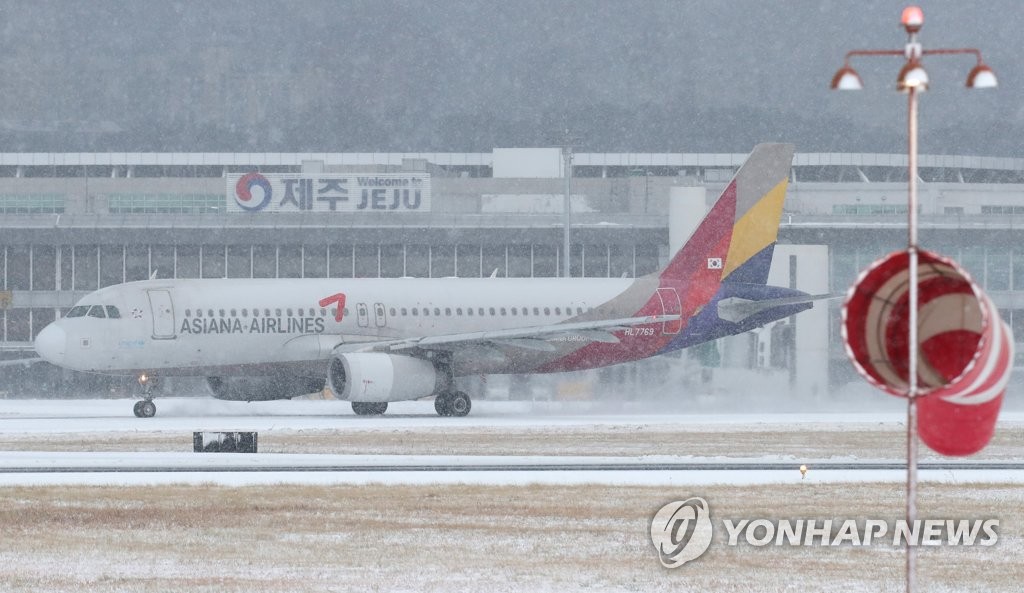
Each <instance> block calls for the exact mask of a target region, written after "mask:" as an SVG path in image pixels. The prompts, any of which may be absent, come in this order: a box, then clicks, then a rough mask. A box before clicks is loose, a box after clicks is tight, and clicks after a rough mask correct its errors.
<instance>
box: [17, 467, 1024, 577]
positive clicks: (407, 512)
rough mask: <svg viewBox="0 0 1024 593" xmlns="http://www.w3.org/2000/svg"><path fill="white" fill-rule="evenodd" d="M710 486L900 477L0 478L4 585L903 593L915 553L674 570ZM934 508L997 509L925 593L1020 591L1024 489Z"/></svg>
mask: <svg viewBox="0 0 1024 593" xmlns="http://www.w3.org/2000/svg"><path fill="white" fill-rule="evenodd" d="M694 495H699V496H703V497H704V498H706V499H707V500H708V502H709V503H710V505H711V512H712V517H735V518H759V517H768V518H772V517H775V518H823V519H824V518H833V517H835V518H881V519H895V518H898V517H900V516H901V514H902V500H903V493H902V488H901V487H900V486H899V485H897V484H867V483H860V484H847V485H831V484H811V483H796V484H792V485H777V486H759V487H756V488H749V487H748V488H737V487H733V486H705V487H701V488H699V489H697V490H694V489H680V488H665V487H624V486H604V485H583V486H564V485H549V486H471V485H469V486H467V485H461V486H430V485H420V486H406V485H395V484H392V485H366V486H334V487H313V486H295V485H282V486H255V487H245V488H236V487H224V486H163V487H131V488H126V487H76V488H64V487H32V488H23V487H9V488H0V526H2V533H3V534H4V537H2V538H0V583H2V588H3V590H4V591H10V592H33V593H35V592H38V591H76V592H77V591H90V592H108V591H136V592H165V591H190V592H197V591H210V592H213V591H218V592H219V591H237V592H242V591H246V592H251V591H261V592H291V591H490V592H498V591H539V592H543V591H559V592H566V591H658V590H677V591H744V592H748V591H750V592H754V591H800V592H803V591H844V592H879V591H900V590H902V586H903V584H902V583H903V581H902V570H903V553H902V549H901V548H894V547H892V546H890V545H887V544H882V545H872V546H870V547H864V548H862V547H852V546H843V547H827V548H825V547H808V548H788V547H774V546H768V547H753V546H749V545H746V544H743V545H740V546H738V547H729V546H727V545H725V541H726V536H725V534H724V533H720V532H718V531H716V534H715V539H714V542H713V543H712V546H711V548H710V549H709V550H708V552H707V553H706V554H705V555H704V556H702V557H701V558H700V559H698V560H696V561H694V562H692V563H689V564H687V565H685V566H683V567H681V568H678V569H674V570H668V569H664V568H662V567H661V565H660V564H659V562H658V558H657V555H656V552H655V549H654V547H653V546H652V545H651V543H650V540H649V535H648V533H649V528H650V520H651V517H652V516H653V514H654V512H655V511H656V510H657V509H658V508H659V507H661V506H662V505H663V504H665V503H666V502H668V501H671V500H677V499H680V498H685V497H689V496H694ZM919 507H920V513H921V515H922V516H924V517H942V518H944V517H997V518H999V519H1000V520H1001V525H1000V531H999V533H1000V540H999V543H998V544H996V545H995V546H993V547H964V548H949V547H942V548H927V549H921V550H920V551H919V558H920V579H921V585H922V587H921V590H923V591H979V592H985V593H990V592H992V591H1019V590H1020V589H1019V578H1020V575H1019V573H1020V559H1021V557H1022V552H1024V539H1022V533H1021V528H1022V521H1024V511H1022V509H1024V491H1022V489H1021V488H1020V487H1018V486H1013V487H1007V486H1002V485H998V484H991V485H985V486H971V487H964V486H959V485H951V484H941V485H940V484H935V485H929V486H928V487H926V488H923V489H922V491H921V497H920V504H919Z"/></svg>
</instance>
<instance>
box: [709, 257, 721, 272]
mask: <svg viewBox="0 0 1024 593" xmlns="http://www.w3.org/2000/svg"><path fill="white" fill-rule="evenodd" d="M708 269H709V270H721V269H722V258H720V257H709V258H708Z"/></svg>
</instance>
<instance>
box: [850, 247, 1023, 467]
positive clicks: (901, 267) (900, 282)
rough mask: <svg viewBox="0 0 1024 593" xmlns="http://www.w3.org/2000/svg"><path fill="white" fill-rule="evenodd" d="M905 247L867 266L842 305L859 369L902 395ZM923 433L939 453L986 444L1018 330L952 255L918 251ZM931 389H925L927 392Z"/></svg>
mask: <svg viewBox="0 0 1024 593" xmlns="http://www.w3.org/2000/svg"><path fill="white" fill-rule="evenodd" d="M909 263H910V256H909V254H908V253H907V252H906V251H897V252H895V253H891V254H889V255H888V256H886V257H884V258H882V259H881V260H879V261H877V262H875V263H874V264H872V265H871V267H870V268H868V269H867V271H865V272H864V273H862V274H861V276H860V278H858V279H857V282H856V283H855V284H854V285H853V287H852V288H851V289H850V292H849V293H848V294H847V296H846V302H845V303H844V304H843V322H842V330H843V340H844V341H845V342H846V354H847V355H848V356H849V357H850V360H852V361H853V365H854V366H855V367H856V368H857V371H858V372H859V373H860V374H861V375H862V376H863V377H864V378H865V379H867V380H868V381H869V382H870V383H872V384H874V385H875V386H876V387H878V388H880V389H882V390H884V391H886V392H888V393H891V394H893V395H897V396H904V397H905V396H906V395H907V389H908V383H907V379H908V376H909V375H908V372H907V370H908V354H909V350H908V345H909V335H908V331H907V330H908V327H909V323H908V322H909V311H910V307H909V290H908V288H909V285H910V272H909ZM917 326H918V373H917V374H918V393H919V396H918V397H919V398H920V399H919V400H918V431H917V432H918V435H919V436H920V437H921V440H922V441H923V442H924V443H925V444H926V445H928V446H929V447H931V448H932V449H933V450H935V451H936V452H938V453H941V454H943V455H970V454H972V453H976V452H978V451H980V450H981V449H982V448H983V447H984V446H985V445H986V444H988V442H989V440H991V438H992V434H993V432H994V431H995V425H996V418H997V416H998V415H999V407H1000V406H1001V405H1002V402H1003V394H1004V393H1005V391H1006V384H1007V383H1008V382H1009V380H1010V370H1011V369H1012V367H1013V336H1012V334H1011V333H1010V328H1009V327H1007V326H1006V324H1005V323H1004V322H1003V321H1002V319H1000V318H999V311H998V310H997V309H996V307H995V305H993V304H992V301H991V300H989V298H988V296H987V295H985V293H984V292H982V291H981V289H980V288H978V287H977V285H975V284H974V282H972V281H971V278H970V276H968V275H967V272H965V271H964V270H963V269H961V268H960V266H958V265H957V264H956V263H955V262H954V261H952V260H950V259H947V258H945V257H942V256H940V255H938V254H935V253H931V252H929V251H919V252H918V319H917ZM925 396H927V397H925Z"/></svg>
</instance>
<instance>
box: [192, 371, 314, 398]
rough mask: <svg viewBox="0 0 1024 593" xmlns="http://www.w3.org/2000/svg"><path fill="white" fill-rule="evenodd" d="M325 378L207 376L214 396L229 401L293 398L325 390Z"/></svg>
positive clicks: (207, 384) (207, 381)
mask: <svg viewBox="0 0 1024 593" xmlns="http://www.w3.org/2000/svg"><path fill="white" fill-rule="evenodd" d="M325 383H326V380H325V379H314V378H312V377H297V376H294V375H280V376H271V377H207V378H206V387H207V388H208V389H209V390H210V393H211V394H212V395H213V397H215V398H217V399H224V400H229V401H247V402H251V401H270V400H274V399H291V398H293V397H298V396H300V395H308V394H310V393H316V392H317V391H323V389H324V384H325Z"/></svg>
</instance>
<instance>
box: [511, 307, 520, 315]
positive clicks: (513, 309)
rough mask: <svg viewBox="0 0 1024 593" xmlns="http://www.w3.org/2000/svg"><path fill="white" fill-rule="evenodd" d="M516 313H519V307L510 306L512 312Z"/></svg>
mask: <svg viewBox="0 0 1024 593" xmlns="http://www.w3.org/2000/svg"><path fill="white" fill-rule="evenodd" d="M517 313H519V309H517V308H515V307H512V314H513V315H515V314H517Z"/></svg>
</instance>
